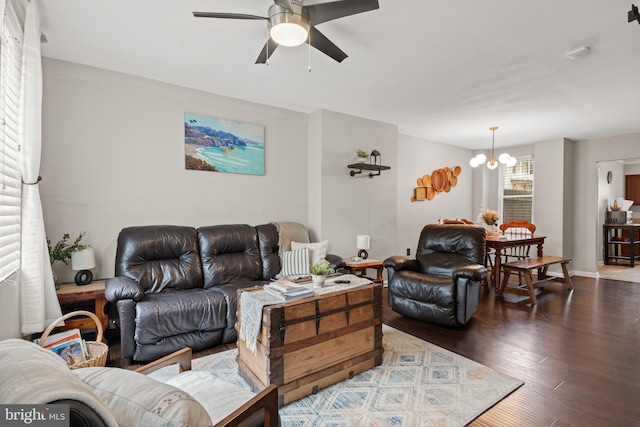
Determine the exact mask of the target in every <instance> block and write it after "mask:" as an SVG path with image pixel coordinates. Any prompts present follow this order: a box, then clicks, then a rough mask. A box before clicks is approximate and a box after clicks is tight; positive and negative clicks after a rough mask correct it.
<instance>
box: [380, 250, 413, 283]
mask: <svg viewBox="0 0 640 427" xmlns="http://www.w3.org/2000/svg"><path fill="white" fill-rule="evenodd" d="M382 265H383V266H384V267H385V268H386V269H387V280H388V281H389V283H391V279H392V278H393V275H394V273H395V272H396V271H401V270H409V271H420V263H419V262H418V260H417V259H411V258H407V257H405V256H401V255H394V256H391V257H389V258H387V259H385V260H384V262H383V263H382Z"/></svg>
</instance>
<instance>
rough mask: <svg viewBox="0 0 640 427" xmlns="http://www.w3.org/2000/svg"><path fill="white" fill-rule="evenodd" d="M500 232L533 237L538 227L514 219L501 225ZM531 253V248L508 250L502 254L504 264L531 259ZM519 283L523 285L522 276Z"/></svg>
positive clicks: (520, 247)
mask: <svg viewBox="0 0 640 427" xmlns="http://www.w3.org/2000/svg"><path fill="white" fill-rule="evenodd" d="M500 231H502V234H511V235H530V236H533V233H534V232H535V231H536V226H535V225H534V224H532V223H530V222H529V221H527V220H525V219H513V220H511V221H507V222H505V223H504V224H500ZM530 252H531V246H514V247H512V248H507V249H506V250H505V252H504V253H503V254H502V257H503V258H502V262H503V263H506V262H509V261H515V260H523V259H526V258H529V253H530ZM518 282H519V283H520V284H522V275H521V274H518Z"/></svg>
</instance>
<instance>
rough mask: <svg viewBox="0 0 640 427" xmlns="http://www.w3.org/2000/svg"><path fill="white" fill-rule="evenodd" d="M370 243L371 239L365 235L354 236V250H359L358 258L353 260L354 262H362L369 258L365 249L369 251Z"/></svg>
mask: <svg viewBox="0 0 640 427" xmlns="http://www.w3.org/2000/svg"><path fill="white" fill-rule="evenodd" d="M370 242H371V238H370V237H369V236H368V235H366V234H358V235H357V236H356V248H358V249H360V250H359V251H358V256H357V257H355V258H353V260H354V261H362V260H363V259H367V258H368V257H369V254H368V253H367V249H369V244H370Z"/></svg>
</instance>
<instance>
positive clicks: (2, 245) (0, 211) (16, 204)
mask: <svg viewBox="0 0 640 427" xmlns="http://www.w3.org/2000/svg"><path fill="white" fill-rule="evenodd" d="M10 15H11V14H10V13H7V14H6V15H5V20H4V25H2V34H1V39H0V282H2V281H3V280H5V279H6V278H7V277H9V276H10V275H11V274H13V273H14V272H15V271H17V270H18V268H19V267H20V204H21V199H20V196H21V173H20V163H21V161H20V160H21V159H20V145H19V141H18V133H19V132H18V110H19V104H20V62H21V60H22V44H21V42H20V40H18V38H17V35H18V34H19V31H17V28H16V25H15V22H14V20H12V19H11V18H10Z"/></svg>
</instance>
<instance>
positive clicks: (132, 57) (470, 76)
mask: <svg viewBox="0 0 640 427" xmlns="http://www.w3.org/2000/svg"><path fill="white" fill-rule="evenodd" d="M344 1H349V0H344ZM36 3H37V5H38V8H39V11H40V19H41V26H42V31H43V32H44V33H45V35H46V37H47V39H48V41H49V42H48V43H47V44H43V45H42V53H43V56H46V57H50V58H56V59H62V60H66V61H72V62H77V63H81V64H88V65H92V66H96V67H100V68H105V69H109V70H115V71H120V72H124V73H128V74H133V75H137V76H143V77H147V78H151V79H155V80H160V81H164V82H170V83H174V84H177V85H181V86H186V87H190V88H196V89H200V90H203V91H207V92H212V93H216V94H221V95H226V96H230V97H234V98H239V99H244V100H249V101H254V102H258V103H261V104H266V105H272V106H277V107H282V108H287V109H291V110H295V111H301V112H312V111H315V110H318V109H328V110H333V111H336V112H341V113H345V114H351V115H355V116H360V117H365V118H369V119H373V120H378V121H381V122H386V123H392V124H397V125H398V127H399V131H400V133H403V134H407V135H412V136H417V137H421V138H425V139H427V140H431V141H438V142H443V143H447V144H452V145H457V146H461V147H467V148H472V149H478V148H488V147H489V146H490V143H491V132H490V131H489V127H490V126H494V125H496V126H500V130H498V131H497V132H496V141H495V144H496V147H501V146H509V145H519V144H526V143H530V142H534V141H541V140H547V139H555V138H561V137H566V138H570V139H575V140H580V139H589V138H596V137H604V136H610V135H618V134H625V133H632V132H640V25H638V23H637V22H632V23H628V22H627V12H628V11H629V10H630V9H631V0H626V1H621V0H473V1H469V0H466V1H463V0H380V9H379V10H375V11H371V12H367V13H362V14H358V15H354V16H349V17H345V18H341V19H338V20H335V21H331V22H326V23H323V24H320V25H318V27H317V28H318V29H319V30H320V31H321V32H322V33H323V34H324V35H326V36H327V37H328V38H329V39H331V40H332V41H333V42H334V43H335V44H337V45H338V46H339V47H340V48H341V49H342V50H344V51H345V52H346V53H347V54H348V55H349V57H348V58H347V59H345V60H344V61H343V62H342V63H340V64H339V63H337V62H335V61H333V60H332V59H331V58H329V57H327V56H325V55H324V54H322V53H320V52H319V51H317V50H315V49H312V51H311V66H312V72H308V71H307V66H308V60H309V51H308V49H307V46H306V45H303V46H300V47H295V48H285V47H279V48H278V50H277V51H276V52H275V53H274V54H273V56H272V57H271V61H270V62H271V63H270V65H268V66H266V65H255V64H254V62H255V60H256V58H257V56H258V53H259V52H260V50H261V49H262V46H263V44H264V43H265V41H266V35H267V29H266V22H265V21H249V20H222V19H205V18H194V17H193V15H192V12H193V11H205V12H237V13H246V14H253V15H261V16H266V13H267V9H268V7H269V5H270V4H271V1H269V0H243V1H238V0H215V1H211V0H208V1H207V0H36ZM311 3H322V2H319V1H307V2H305V4H311ZM583 45H586V46H590V47H591V53H590V54H589V55H587V56H584V57H581V58H578V59H575V60H570V59H567V58H566V53H567V52H568V51H571V50H573V49H575V48H578V47H580V46H583Z"/></svg>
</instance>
